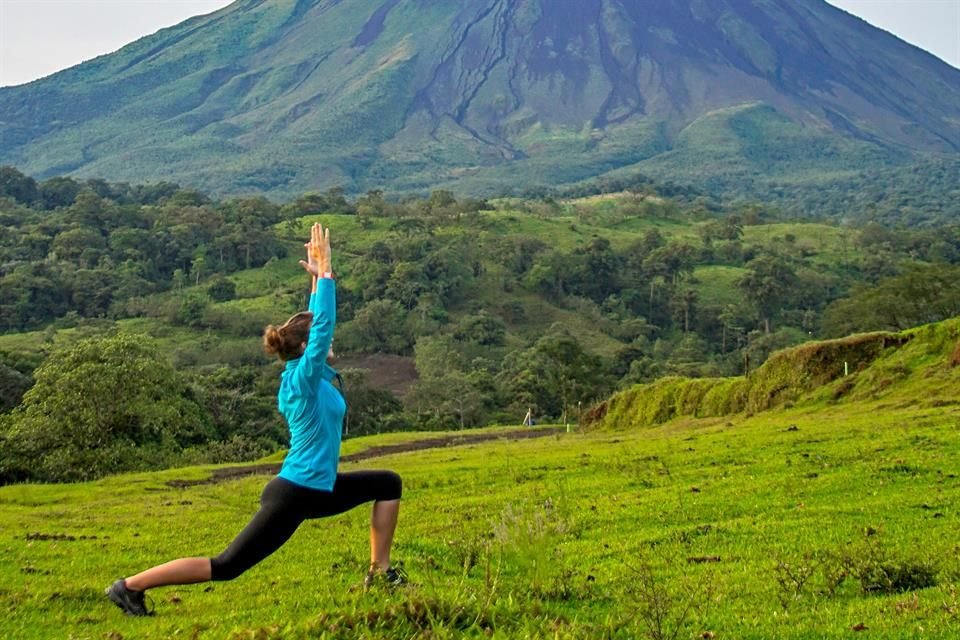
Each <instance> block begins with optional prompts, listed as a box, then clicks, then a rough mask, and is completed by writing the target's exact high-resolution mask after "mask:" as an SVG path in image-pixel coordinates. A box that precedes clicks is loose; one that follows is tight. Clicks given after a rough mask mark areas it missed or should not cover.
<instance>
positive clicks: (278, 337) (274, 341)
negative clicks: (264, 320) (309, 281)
mask: <svg viewBox="0 0 960 640" xmlns="http://www.w3.org/2000/svg"><path fill="white" fill-rule="evenodd" d="M312 322H313V314H312V313H310V312H309V311H301V312H300V313H298V314H296V315H294V316H291V317H290V319H289V320H287V321H286V322H284V323H283V325H282V326H279V327H275V326H273V325H272V324H271V325H267V328H266V329H264V330H263V348H264V350H265V351H266V352H267V353H269V354H270V355H274V354H276V355H277V357H279V358H280V359H281V360H292V359H293V358H299V357H300V356H301V355H303V349H302V348H301V345H302V344H303V343H304V342H306V341H307V334H308V333H309V331H310V324H311V323H312Z"/></svg>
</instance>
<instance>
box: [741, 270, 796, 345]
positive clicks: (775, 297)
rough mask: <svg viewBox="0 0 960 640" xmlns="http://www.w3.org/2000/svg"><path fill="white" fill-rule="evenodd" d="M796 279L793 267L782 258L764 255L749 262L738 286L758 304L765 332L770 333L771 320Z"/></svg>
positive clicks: (750, 299)
mask: <svg viewBox="0 0 960 640" xmlns="http://www.w3.org/2000/svg"><path fill="white" fill-rule="evenodd" d="M795 281H796V274H795V273H794V272H793V269H792V268H791V267H790V265H789V264H787V263H786V262H784V261H783V260H782V259H780V258H777V257H774V256H769V255H763V256H759V257H757V258H754V259H753V260H751V261H750V262H748V263H747V272H746V273H745V274H744V275H743V277H741V278H740V279H739V280H738V281H737V286H738V287H739V288H740V289H742V290H743V293H744V295H745V296H746V297H747V299H748V300H749V301H750V302H752V303H753V304H754V305H756V307H757V311H759V312H760V316H761V317H762V318H763V330H764V333H770V320H771V318H772V317H773V315H774V314H775V313H776V312H777V311H778V310H779V309H780V306H781V303H782V302H783V301H784V300H785V299H786V297H787V296H788V295H789V293H790V291H791V288H792V287H793V285H794V283H795Z"/></svg>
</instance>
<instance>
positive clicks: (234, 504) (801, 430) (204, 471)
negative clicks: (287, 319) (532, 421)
mask: <svg viewBox="0 0 960 640" xmlns="http://www.w3.org/2000/svg"><path fill="white" fill-rule="evenodd" d="M908 336H909V337H910V340H909V341H907V342H905V343H904V342H903V340H902V338H905V337H908ZM894 338H897V339H895V340H893V342H889V341H885V339H882V338H881V337H880V336H870V337H865V338H863V339H856V340H850V341H846V342H841V343H827V344H823V345H808V346H805V347H802V348H800V349H797V350H794V351H788V352H784V353H782V354H780V356H779V357H778V358H779V361H780V363H781V364H780V365H778V366H782V367H783V374H782V375H783V376H785V377H784V384H786V385H790V384H792V382H791V380H798V381H806V383H805V384H806V386H805V387H804V388H803V389H802V390H800V389H796V390H794V392H793V393H790V394H787V396H789V397H791V398H793V400H792V401H791V402H792V403H793V406H787V405H786V404H780V405H779V406H776V407H774V408H771V409H768V410H765V411H758V412H757V413H755V414H754V415H752V416H748V415H746V414H744V413H742V412H738V410H737V409H736V408H732V409H731V411H733V413H730V412H727V411H724V412H723V413H724V415H722V417H715V418H693V417H682V418H679V419H674V420H671V421H668V422H666V423H664V424H662V425H659V426H657V425H650V424H641V423H638V422H634V421H633V418H632V417H630V416H628V415H626V414H624V415H623V416H621V419H617V420H612V418H611V416H612V412H611V413H609V414H608V422H607V423H606V426H605V427H604V428H602V429H589V430H586V431H580V432H577V433H571V434H566V433H563V432H560V433H556V434H550V435H547V436H546V437H545V438H539V439H533V440H522V441H512V440H510V439H507V438H506V436H507V435H508V432H505V431H499V432H498V433H500V435H502V436H504V439H502V440H498V441H494V442H492V443H485V444H473V445H469V446H460V447H452V448H451V447H442V448H437V449H426V450H422V451H417V452H408V453H403V454H396V455H392V456H388V457H385V458H379V459H373V460H368V461H365V462H362V463H359V465H357V464H356V463H350V464H346V465H345V466H346V468H357V467H358V466H359V467H369V468H391V469H395V470H397V471H398V472H399V473H401V474H402V476H403V477H404V480H405V495H404V498H405V502H404V507H403V510H402V514H401V522H400V528H399V531H398V537H397V541H396V550H395V557H396V558H397V559H399V560H402V561H403V563H404V565H405V567H406V569H407V570H408V572H409V573H410V575H411V576H412V577H413V579H414V581H415V582H416V585H415V586H413V587H410V588H408V589H404V590H401V591H398V592H393V593H381V592H374V593H370V594H366V595H364V594H362V593H360V592H358V591H351V590H350V587H351V586H352V585H355V584H357V583H358V582H359V580H360V578H361V577H362V574H363V571H364V569H365V561H366V557H365V554H366V551H367V550H366V544H367V541H366V536H365V533H366V530H365V528H366V526H367V523H368V514H367V511H366V509H364V508H360V509H357V510H355V511H353V512H350V513H348V514H346V515H344V516H339V517H337V518H335V519H330V520H320V521H315V522H311V523H307V524H306V525H304V526H303V527H301V529H300V530H299V531H298V532H297V534H296V535H295V536H294V537H293V539H292V540H291V541H290V542H289V543H288V544H287V545H286V546H284V548H283V549H282V550H281V551H279V552H278V553H277V554H275V555H274V556H272V557H271V558H268V559H267V560H266V561H264V562H263V563H262V564H261V565H259V566H257V567H255V568H254V569H252V570H251V571H250V572H248V573H247V574H246V575H244V576H242V577H241V578H239V579H238V580H236V581H234V582H231V583H225V584H215V585H213V586H212V589H211V588H207V587H205V586H185V587H176V588H167V589H161V590H156V591H153V592H151V596H152V598H153V600H154V603H155V606H156V610H157V615H156V616H155V617H153V618H147V619H131V618H124V617H123V616H122V615H121V614H120V613H119V612H118V611H117V610H116V609H115V608H114V607H113V606H112V605H111V604H110V603H109V602H108V601H107V600H106V599H105V598H104V597H103V596H102V595H101V591H102V589H103V587H104V586H106V585H107V584H108V583H109V582H110V581H112V580H113V579H114V578H115V577H116V576H117V575H123V574H129V573H131V572H134V571H137V570H139V569H142V568H144V567H145V566H148V565H152V564H154V563H156V562H159V561H162V560H165V559H168V558H173V557H176V556H182V555H185V554H186V555H189V554H216V553H218V552H219V551H220V550H221V549H222V548H223V547H224V546H225V545H226V544H228V543H229V541H230V540H231V539H232V537H233V536H234V535H235V534H236V533H237V532H238V531H239V530H240V528H241V527H242V526H243V525H244V524H245V522H246V521H247V519H248V518H249V517H250V515H251V514H252V513H253V511H254V510H255V508H256V501H257V496H258V494H259V491H260V490H261V488H262V486H263V484H264V483H265V480H266V478H265V477H264V476H253V477H244V478H241V479H235V480H226V481H223V482H220V483H214V484H196V485H192V486H189V485H188V486H186V487H183V486H180V487H179V488H174V487H173V486H171V485H170V484H168V483H170V482H171V481H179V480H202V479H204V478H207V477H208V476H209V475H210V473H211V472H212V471H213V470H214V468H213V467H196V468H185V469H172V470H168V471H163V472H157V473H152V474H137V475H124V476H116V477H113V478H110V479H107V480H101V481H96V482H91V483H86V484H74V485H47V486H41V485H14V486H8V487H3V488H0V527H2V528H3V531H4V532H5V534H4V535H3V536H2V539H0V552H2V553H3V555H4V557H5V558H6V559H7V562H5V563H3V564H2V565H0V578H2V582H3V584H4V585H5V586H4V587H3V588H2V589H0V606H3V608H4V609H5V610H8V611H10V612H14V611H15V612H16V614H15V615H8V616H5V617H4V618H3V620H2V622H0V633H2V634H3V635H4V636H6V637H17V638H25V639H29V638H45V637H51V636H55V635H63V634H69V635H73V636H76V637H138V638H168V637H173V636H176V635H184V634H190V635H191V636H192V637H197V638H207V637H209V638H234V639H241V638H285V639H286V638H308V637H309V638H328V639H336V638H396V637H408V638H451V639H452V638H462V637H468V638H472V637H477V638H480V637H494V638H504V639H506V638H531V639H536V638H544V639H546V638H571V639H578V638H582V639H584V640H586V639H592V638H598V637H606V638H623V639H627V638H629V639H636V638H651V639H654V640H659V639H664V638H704V637H706V638H710V637H716V638H721V637H736V638H746V639H752V638H757V639H760V638H771V637H776V638H789V639H796V640H801V639H804V640H807V639H809V640H813V639H818V640H819V639H821V638H844V637H849V636H850V635H851V634H853V633H856V632H858V631H865V632H866V633H868V634H869V636H870V637H873V638H884V639H888V640H894V639H897V640H899V639H900V638H914V637H916V638H921V637H923V638H937V639H943V640H947V639H950V638H954V637H956V635H957V633H958V632H960V617H958V616H960V600H958V598H960V593H958V590H957V583H958V579H960V556H958V554H957V549H956V542H955V536H954V535H953V533H954V532H955V530H956V526H957V523H956V518H957V513H958V506H960V502H958V490H960V484H958V480H957V476H956V470H957V468H958V466H960V439H958V434H957V429H956V424H955V423H956V402H957V401H956V398H957V397H958V393H960V385H958V382H960V378H958V377H957V371H958V369H957V366H958V365H960V356H958V351H957V345H958V344H960V323H958V322H957V321H951V322H948V323H943V324H939V325H931V326H928V327H921V328H919V329H916V330H914V331H911V332H909V333H908V334H905V335H904V336H894ZM884 344H886V347H884ZM898 345H899V346H898ZM854 354H861V355H863V357H864V359H863V361H862V362H861V364H862V366H858V367H855V368H853V369H852V370H851V373H850V375H849V376H846V377H844V376H842V375H841V376H840V377H839V378H836V379H833V378H834V377H835V369H833V368H832V366H833V364H834V362H833V358H834V357H852V356H853V355H854ZM768 366H774V364H773V363H771V364H770V365H768ZM796 366H800V368H801V370H800V371H798V372H796V373H792V374H791V373H789V371H788V370H791V371H792V370H793V368H794V367H796ZM817 371H821V373H822V374H823V375H822V377H821V378H820V383H819V384H816V383H814V382H813V378H812V377H811V376H809V375H807V374H810V373H813V372H817ZM790 376H792V378H791V377H790ZM788 378H789V379H788ZM691 384H696V381H693V382H692V383H691ZM933 389H938V390H940V392H939V393H937V394H932V393H930V392H931V391H932V390H933ZM787 396H782V397H787ZM705 402H706V403H707V404H709V402H710V401H705ZM719 413H720V412H719V411H718V415H719ZM634 415H636V413H635V414H634ZM426 435H427V434H390V435H386V436H377V437H366V438H360V439H356V440H352V441H349V442H347V443H346V446H345V453H348V452H356V451H358V450H362V449H364V448H366V447H373V446H377V445H379V444H387V443H396V442H399V441H403V440H406V439H410V440H417V439H422V438H423V437H425V436H426ZM430 435H431V436H434V437H436V436H438V435H441V436H442V435H452V434H437V433H433V434H430ZM274 459H276V457H274ZM331 534H333V535H331ZM266 587H268V588H266Z"/></svg>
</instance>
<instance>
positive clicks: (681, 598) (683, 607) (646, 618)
mask: <svg viewBox="0 0 960 640" xmlns="http://www.w3.org/2000/svg"><path fill="white" fill-rule="evenodd" d="M623 567H624V585H623V589H624V591H625V593H626V594H628V595H629V596H630V599H631V600H632V601H633V604H634V607H633V611H634V613H635V615H636V616H637V619H636V620H635V621H634V622H635V624H637V626H639V627H640V628H641V629H643V633H644V635H646V636H647V637H648V638H650V639H651V640H676V639H677V638H681V637H682V638H686V637H689V633H688V632H689V629H690V628H691V626H692V624H693V619H694V617H695V616H696V615H697V614H698V612H700V611H702V610H703V609H704V607H705V605H706V604H707V602H709V600H710V595H711V584H712V582H713V581H712V580H711V579H710V578H709V577H705V578H702V579H700V580H687V581H685V582H684V583H683V584H680V585H677V584H669V583H668V581H667V579H666V578H665V577H664V576H663V574H662V573H659V572H657V571H656V570H655V569H654V568H653V566H652V565H651V564H650V563H649V562H648V561H646V560H645V559H641V560H640V561H639V562H637V563H632V562H626V561H624V562H623Z"/></svg>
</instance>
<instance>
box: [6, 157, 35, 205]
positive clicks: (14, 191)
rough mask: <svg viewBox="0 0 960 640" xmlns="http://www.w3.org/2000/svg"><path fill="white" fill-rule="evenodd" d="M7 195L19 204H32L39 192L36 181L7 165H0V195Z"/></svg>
mask: <svg viewBox="0 0 960 640" xmlns="http://www.w3.org/2000/svg"><path fill="white" fill-rule="evenodd" d="M2 196H9V197H11V198H13V199H14V200H16V201H17V202H19V203H20V204H32V203H33V202H34V201H36V200H37V199H38V198H39V196H40V193H39V191H38V189H37V181H36V180H34V179H33V178H31V177H30V176H27V175H24V174H22V173H20V172H19V171H18V170H17V169H15V168H13V167H9V166H4V167H0V197H2Z"/></svg>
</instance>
